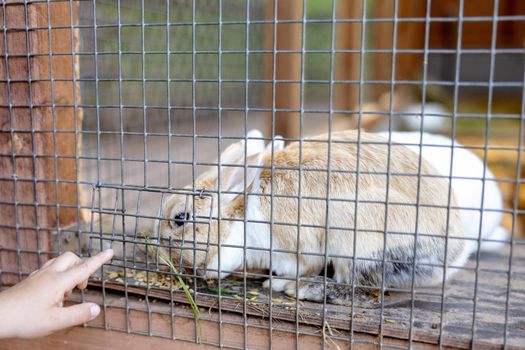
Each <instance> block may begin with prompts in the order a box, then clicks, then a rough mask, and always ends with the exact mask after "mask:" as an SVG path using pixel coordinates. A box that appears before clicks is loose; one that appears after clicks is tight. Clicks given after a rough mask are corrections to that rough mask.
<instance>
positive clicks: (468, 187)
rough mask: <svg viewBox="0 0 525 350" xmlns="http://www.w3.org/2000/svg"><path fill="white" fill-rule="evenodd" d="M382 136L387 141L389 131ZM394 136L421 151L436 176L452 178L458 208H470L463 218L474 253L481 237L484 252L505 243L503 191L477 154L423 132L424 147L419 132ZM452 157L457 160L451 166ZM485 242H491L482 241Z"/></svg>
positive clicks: (393, 137)
mask: <svg viewBox="0 0 525 350" xmlns="http://www.w3.org/2000/svg"><path fill="white" fill-rule="evenodd" d="M379 134H380V135H382V136H383V137H385V138H387V139H388V132H382V133H379ZM391 135H392V142H395V143H399V144H404V145H406V146H407V147H408V148H409V149H411V150H412V151H414V152H415V153H417V154H419V153H420V150H421V152H422V156H423V158H424V159H425V160H426V161H427V162H428V163H430V164H431V165H432V166H433V167H434V168H435V169H436V170H437V173H436V174H434V175H440V176H444V177H447V178H448V177H450V176H452V189H453V191H454V194H455V196H456V200H457V202H458V205H459V206H460V207H461V208H469V209H462V210H461V211H460V216H461V220H462V222H463V227H464V230H465V235H466V237H469V238H471V239H472V240H470V241H469V245H470V251H471V252H472V253H474V252H477V249H478V245H477V240H478V238H479V237H480V236H481V239H482V243H481V248H480V249H481V251H494V250H497V249H498V248H500V247H501V246H502V245H504V244H505V243H504V241H506V240H508V239H509V234H508V232H507V230H506V229H505V228H503V227H502V226H501V221H502V210H503V199H502V195H501V191H500V189H499V187H498V184H497V182H496V181H494V179H495V177H494V175H493V174H492V172H491V171H490V170H489V169H488V167H485V166H484V165H483V162H482V161H481V159H480V158H478V156H477V155H476V154H474V153H473V152H472V151H470V150H468V149H466V148H464V147H462V145H461V144H459V143H458V142H452V140H451V139H450V138H448V137H445V136H441V135H434V134H429V133H423V140H422V145H423V146H422V147H421V148H420V144H421V143H420V142H421V133H419V132H392V134H391ZM452 146H454V151H453V152H452ZM452 157H453V159H454V160H453V163H452V164H451V158H452ZM451 170H452V171H451ZM483 177H485V180H483ZM482 198H483V205H482ZM481 213H482V214H481ZM481 215H483V217H481ZM480 224H481V232H480ZM485 239H486V240H488V241H483V240H485ZM492 240H493V241H492Z"/></svg>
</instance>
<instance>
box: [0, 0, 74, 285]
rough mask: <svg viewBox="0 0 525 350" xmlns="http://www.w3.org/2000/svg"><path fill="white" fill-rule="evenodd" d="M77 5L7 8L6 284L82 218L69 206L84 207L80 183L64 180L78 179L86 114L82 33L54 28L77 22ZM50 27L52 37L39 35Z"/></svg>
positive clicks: (2, 147)
mask: <svg viewBox="0 0 525 350" xmlns="http://www.w3.org/2000/svg"><path fill="white" fill-rule="evenodd" d="M48 6H50V8H49V9H48ZM71 6H73V8H72V9H71V8H70V3H69V2H52V3H49V5H48V3H45V2H34V3H33V2H32V3H28V4H23V3H19V2H16V3H9V4H6V5H5V6H4V7H3V8H2V16H5V28H3V29H4V30H5V33H6V37H5V40H6V42H7V47H4V45H2V59H1V61H0V71H1V73H0V74H1V76H0V86H1V88H2V96H3V97H2V104H1V106H0V126H1V127H2V130H3V131H2V132H1V133H0V154H1V155H0V177H1V178H2V180H1V181H2V183H1V185H0V197H1V198H2V200H3V201H4V203H5V204H3V205H1V206H0V246H2V247H3V249H2V250H1V251H0V270H1V271H2V273H1V275H0V284H12V283H16V282H17V281H18V280H19V279H20V278H21V277H22V276H23V274H25V273H28V272H31V271H32V270H34V269H35V268H37V267H38V266H39V264H40V263H42V261H44V260H45V259H47V258H48V256H49V255H48V254H46V253H45V252H49V251H51V242H50V241H51V233H52V232H53V231H54V230H56V229H57V227H59V226H60V225H69V224H72V223H75V222H77V219H78V210H77V208H67V207H64V206H76V205H77V201H78V191H77V187H76V184H75V183H68V182H65V181H75V180H77V174H78V167H77V164H76V161H75V158H74V156H75V155H76V154H78V150H79V148H78V147H77V145H78V144H79V143H80V137H79V135H76V134H75V133H76V131H77V130H78V129H79V128H80V126H81V121H82V111H81V109H78V108H77V110H76V111H75V109H74V107H73V106H74V105H75V101H76V103H77V104H78V103H80V101H79V98H78V96H79V89H78V86H77V87H76V89H75V88H74V86H73V84H74V83H73V77H74V76H75V75H77V76H78V71H77V70H78V64H77V62H73V59H74V58H73V55H72V52H73V51H74V50H73V49H74V47H73V46H72V36H73V37H74V42H75V45H78V33H77V31H76V30H74V31H73V33H72V32H71V29H69V28H66V29H58V28H53V27H56V26H70V25H71V22H73V23H75V21H76V18H73V19H71V18H70V11H72V12H73V13H74V14H76V6H77V4H76V3H72V4H71ZM4 9H5V13H3V11H4ZM48 10H49V11H48ZM26 24H27V31H26ZM48 26H51V27H52V29H51V30H50V31H49V30H47V29H37V28H46V27H48ZM3 33H4V32H3ZM3 33H2V42H3V41H4V40H3V39H4V37H3ZM50 52H52V53H53V55H52V57H50ZM6 55H9V56H7V59H6ZM29 72H30V75H29ZM51 73H52V74H51ZM51 75H52V77H51ZM53 79H57V80H53ZM75 94H76V95H77V96H75ZM31 130H34V132H31ZM53 130H59V132H53ZM75 141H76V142H75ZM71 156H73V158H64V157H71ZM59 207H60V209H58V208H59Z"/></svg>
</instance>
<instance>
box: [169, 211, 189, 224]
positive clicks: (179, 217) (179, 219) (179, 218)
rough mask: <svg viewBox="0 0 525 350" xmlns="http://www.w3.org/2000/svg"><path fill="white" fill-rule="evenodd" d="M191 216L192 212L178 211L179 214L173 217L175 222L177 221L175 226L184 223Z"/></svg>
mask: <svg viewBox="0 0 525 350" xmlns="http://www.w3.org/2000/svg"><path fill="white" fill-rule="evenodd" d="M189 218H190V213H185V212H182V213H178V214H177V215H175V217H173V222H175V226H176V227H178V226H182V225H184V222H185V221H186V220H188V219H189Z"/></svg>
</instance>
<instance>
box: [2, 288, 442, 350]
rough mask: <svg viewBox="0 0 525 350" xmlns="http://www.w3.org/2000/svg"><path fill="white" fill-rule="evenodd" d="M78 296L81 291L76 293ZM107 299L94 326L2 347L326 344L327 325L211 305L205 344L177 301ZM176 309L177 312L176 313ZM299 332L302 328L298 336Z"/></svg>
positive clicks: (339, 343) (356, 344)
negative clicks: (172, 303)
mask: <svg viewBox="0 0 525 350" xmlns="http://www.w3.org/2000/svg"><path fill="white" fill-rule="evenodd" d="M73 298H74V299H75V300H77V301H78V300H79V299H80V295H79V294H76V295H74V296H73ZM85 298H86V300H89V301H94V302H97V303H102V301H103V300H102V295H101V293H98V292H93V291H87V293H86V294H85ZM104 301H105V304H106V305H107V307H106V308H105V311H104V312H103V313H102V314H101V315H100V316H99V317H97V318H96V319H95V320H93V321H92V322H91V323H90V326H91V327H87V328H85V327H74V328H71V329H68V330H65V331H61V332H58V333H56V334H54V335H51V336H48V337H44V338H41V339H37V340H20V339H11V340H2V342H0V350H7V349H9V350H18V349H53V350H69V349H86V350H99V349H115V350H121V349H122V350H142V349H144V347H148V348H155V349H157V348H158V349H168V350H169V349H181V348H183V349H216V348H219V347H220V346H221V345H222V347H226V348H249V349H268V348H270V346H271V347H272V348H275V349H287V348H296V347H297V348H301V349H302V348H308V349H322V348H323V329H322V328H320V327H314V326H307V325H302V324H299V326H298V327H299V328H297V326H296V324H295V323H292V322H280V321H279V322H278V321H274V322H273V323H272V324H270V322H269V320H268V319H267V318H261V317H252V316H247V317H246V318H244V317H243V315H242V314H233V313H228V312H222V313H221V314H219V313H218V312H216V311H212V310H211V309H210V310H205V309H202V310H201V314H202V321H201V327H202V338H201V342H202V344H198V343H196V342H195V339H196V338H195V337H196V326H195V321H194V320H193V315H192V313H191V310H190V309H189V308H187V307H183V306H180V305H175V306H174V307H173V308H171V307H170V306H169V304H167V303H164V302H154V301H153V299H152V298H150V299H149V302H146V301H144V300H140V299H137V298H136V297H134V296H129V297H128V301H127V305H126V303H125V301H124V300H123V298H121V296H119V295H111V294H107V295H106V296H105V299H104ZM126 306H127V310H128V311H127V312H126ZM148 311H149V312H148ZM172 313H173V314H174V315H175V316H174V317H173V318H172V317H171V315H172ZM93 327H96V328H93ZM270 329H271V335H272V337H271V338H270ZM116 330H118V331H116ZM128 332H129V333H128ZM296 332H299V334H298V335H297V337H296ZM330 332H332V334H330ZM130 333H131V334H130ZM324 333H325V337H324V342H325V344H326V347H327V348H330V349H337V348H341V349H344V348H348V347H349V346H350V344H349V340H350V334H349V333H348V332H339V331H335V330H333V331H332V330H328V329H325V332H324ZM148 335H149V336H148ZM161 337H163V338H161ZM270 339H271V343H270ZM381 341H382V343H383V346H385V347H401V348H407V347H408V342H407V341H406V340H401V339H394V338H390V337H383V338H382V340H381ZM378 344H379V338H378V337H377V336H374V335H369V334H365V333H360V332H354V333H353V334H352V347H353V348H355V349H359V350H361V349H362V350H369V349H377V347H378ZM412 346H413V347H415V348H418V349H423V350H428V349H435V348H436V346H435V345H431V344H425V343H421V342H416V341H414V342H412ZM447 348H448V347H447ZM451 349H452V348H451Z"/></svg>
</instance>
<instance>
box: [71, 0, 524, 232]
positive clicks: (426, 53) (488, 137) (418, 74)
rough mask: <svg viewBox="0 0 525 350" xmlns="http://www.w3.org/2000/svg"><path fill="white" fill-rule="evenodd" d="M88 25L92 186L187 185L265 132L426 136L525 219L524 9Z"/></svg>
mask: <svg viewBox="0 0 525 350" xmlns="http://www.w3.org/2000/svg"><path fill="white" fill-rule="evenodd" d="M495 3H497V5H498V8H495V7H494V6H495ZM429 4H430V5H429ZM275 6H276V7H275ZM334 6H335V8H334ZM79 14H80V40H81V42H80V52H78V56H77V57H78V58H79V62H80V67H81V71H80V79H79V80H78V81H79V84H80V86H81V91H82V105H83V110H84V119H83V131H82V133H83V142H82V159H83V162H82V169H83V170H82V176H83V180H85V181H86V182H89V183H94V182H101V183H114V184H125V185H139V186H160V187H168V188H180V187H182V186H184V185H187V184H189V183H191V181H192V179H193V178H194V177H195V176H197V175H198V173H200V171H202V170H203V169H204V166H199V165H197V166H194V164H195V163H201V162H207V161H211V160H213V159H215V158H217V156H218V154H219V152H220V151H221V150H222V149H224V147H226V146H227V145H228V144H229V143H230V142H232V141H233V139H232V138H234V137H242V136H243V135H244V132H245V130H248V129H251V128H259V129H261V130H262V131H263V132H264V134H265V135H266V136H268V137H271V136H272V134H274V135H277V134H280V135H284V136H285V137H286V138H290V139H296V138H298V137H300V136H307V135H312V134H319V133H322V132H326V131H327V130H328V129H329V125H331V127H332V129H333V130H340V129H347V128H357V127H361V128H363V129H366V130H368V131H380V130H388V129H389V128H390V129H392V130H424V131H428V132H433V133H439V134H444V135H447V136H449V137H452V138H455V139H457V140H458V141H459V142H461V143H463V144H464V145H466V146H471V147H472V150H473V151H474V152H476V153H478V154H479V155H480V157H482V158H485V157H486V159H487V162H488V164H489V166H490V168H491V169H492V170H493V172H494V173H495V175H496V176H497V177H498V178H499V179H500V180H501V181H500V183H499V184H500V187H501V189H502V191H503V192H504V196H505V200H506V204H507V207H509V208H512V207H514V202H515V201H517V203H518V206H519V208H520V209H521V208H525V188H524V189H521V188H520V187H519V184H517V181H516V179H517V178H521V177H522V175H524V174H523V170H522V168H521V162H519V155H520V153H521V139H522V136H521V132H522V129H523V123H522V116H523V108H524V102H523V101H524V98H525V97H524V94H523V90H524V89H523V86H524V79H525V72H524V66H525V60H524V52H525V51H524V43H525V2H523V1H517V0H516V1H514V0H501V1H499V2H497V1H496V2H495V1H493V0H464V1H459V0H440V1H432V2H430V1H421V0H399V1H394V0H385V1H378V0H375V1H372V0H368V1H366V0H365V1H336V0H334V1H326V0H304V1H303V0H288V1H282V0H280V1H276V2H274V1H262V0H249V1H246V0H222V1H215V0H194V1H191V0H172V1H168V2H166V1H164V0H149V1H135V0H122V1H120V2H115V1H110V0H98V1H94V2H88V1H82V2H80V11H79ZM303 18H304V21H303ZM274 19H277V20H278V23H277V24H275V21H274ZM93 23H95V24H96V25H95V26H94V27H93V25H92V24H93ZM95 52H96V54H95ZM330 121H331V123H330ZM422 121H423V122H422ZM219 135H220V138H218V136H219ZM152 210H153V209H152ZM505 220H506V225H507V227H509V228H510V227H511V225H512V215H510V214H509V215H507V216H506V217H505ZM521 221H522V220H521V219H520V220H518V222H517V223H516V224H520V225H521ZM518 232H521V230H520V229H518Z"/></svg>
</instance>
